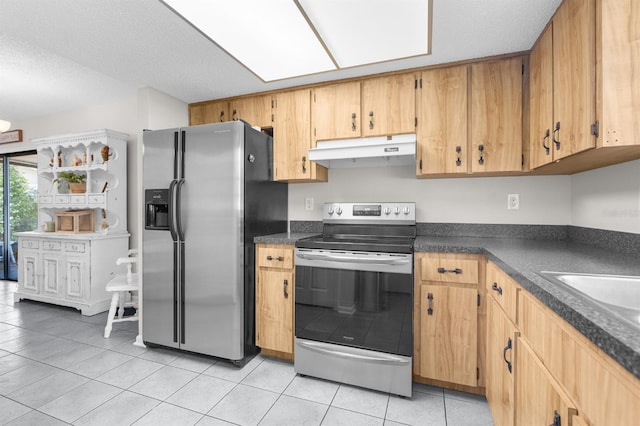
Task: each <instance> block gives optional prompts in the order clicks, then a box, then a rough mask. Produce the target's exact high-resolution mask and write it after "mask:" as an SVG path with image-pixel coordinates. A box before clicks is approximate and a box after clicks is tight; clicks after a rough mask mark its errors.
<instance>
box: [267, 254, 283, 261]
mask: <svg viewBox="0 0 640 426" xmlns="http://www.w3.org/2000/svg"><path fill="white" fill-rule="evenodd" d="M267 260H273V256H271V255H269V256H267ZM276 260H277V261H278V262H282V261H284V257H282V256H278V257H276Z"/></svg>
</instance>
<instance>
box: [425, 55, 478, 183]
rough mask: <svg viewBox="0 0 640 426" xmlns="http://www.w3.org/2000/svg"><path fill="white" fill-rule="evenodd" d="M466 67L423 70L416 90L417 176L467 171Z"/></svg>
mask: <svg viewBox="0 0 640 426" xmlns="http://www.w3.org/2000/svg"><path fill="white" fill-rule="evenodd" d="M468 69H469V67H468V66H466V65H461V66H456V67H449V68H437V69H433V70H429V71H424V72H422V74H421V76H420V85H419V88H418V91H417V92H416V112H417V117H418V121H417V128H416V136H417V146H416V150H417V152H416V154H417V155H416V157H417V158H416V160H417V164H416V166H417V169H416V174H417V175H418V176H428V175H438V174H457V173H467V171H468V161H467V155H468V136H467V123H468V120H467V106H468V93H467V92H468Z"/></svg>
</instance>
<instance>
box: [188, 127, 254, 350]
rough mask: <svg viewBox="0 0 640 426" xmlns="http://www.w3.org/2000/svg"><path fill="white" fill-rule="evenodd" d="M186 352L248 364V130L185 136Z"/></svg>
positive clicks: (201, 130)
mask: <svg viewBox="0 0 640 426" xmlns="http://www.w3.org/2000/svg"><path fill="white" fill-rule="evenodd" d="M183 130H184V131H185V139H184V160H185V161H184V164H185V167H184V184H183V185H182V187H181V190H180V193H181V194H180V204H181V209H180V222H181V225H182V229H181V230H182V233H183V235H184V247H185V253H184V269H183V271H184V283H185V284H184V286H185V287H184V299H183V300H182V303H183V304H184V311H183V312H184V323H183V324H184V327H183V328H182V331H183V333H184V334H183V335H182V336H181V340H182V341H183V342H184V343H182V344H181V345H180V347H181V348H182V349H184V350H188V351H193V352H198V353H203V354H208V355H213V356H216V357H221V358H226V359H230V360H241V359H242V358H243V356H244V351H243V329H244V320H243V317H244V303H243V294H244V292H243V281H244V280H243V277H244V274H243V268H244V257H243V215H244V210H243V167H242V164H243V156H244V150H243V147H244V138H243V136H244V125H243V124H242V123H240V122H228V123H217V124H213V125H203V126H194V127H189V128H185V129H183Z"/></svg>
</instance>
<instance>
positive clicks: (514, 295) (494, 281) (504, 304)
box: [486, 262, 520, 324]
mask: <svg viewBox="0 0 640 426" xmlns="http://www.w3.org/2000/svg"><path fill="white" fill-rule="evenodd" d="M486 281H487V283H486V285H487V293H488V294H489V295H490V296H491V297H493V299H494V300H495V301H496V302H498V305H500V307H501V308H502V309H503V310H504V312H505V313H506V314H507V317H508V318H509V319H510V320H511V321H513V322H514V323H516V324H517V300H518V291H519V290H520V285H519V284H518V283H516V282H515V281H513V279H511V277H510V276H508V275H507V274H505V273H504V272H503V271H502V270H501V269H500V268H498V267H497V266H496V265H494V264H493V263H491V262H489V263H488V264H487V280H486Z"/></svg>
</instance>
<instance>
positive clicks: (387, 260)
mask: <svg viewBox="0 0 640 426" xmlns="http://www.w3.org/2000/svg"><path fill="white" fill-rule="evenodd" d="M297 256H298V257H299V258H301V259H306V260H327V261H331V262H350V263H368V264H379V265H406V264H408V263H411V259H410V258H407V257H395V256H353V255H352V256H340V255H337V254H333V253H332V254H326V253H298V254H297Z"/></svg>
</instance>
